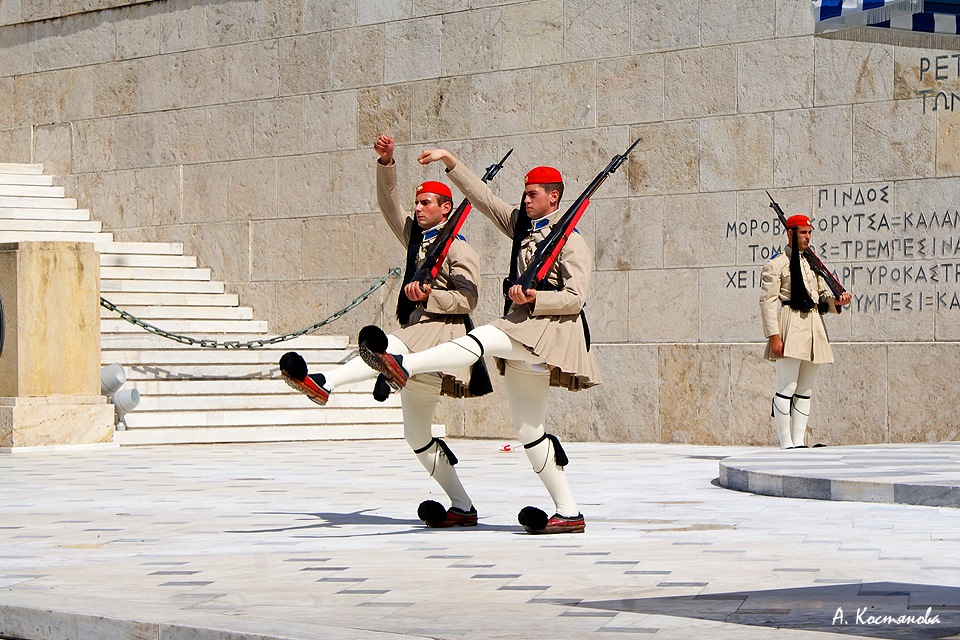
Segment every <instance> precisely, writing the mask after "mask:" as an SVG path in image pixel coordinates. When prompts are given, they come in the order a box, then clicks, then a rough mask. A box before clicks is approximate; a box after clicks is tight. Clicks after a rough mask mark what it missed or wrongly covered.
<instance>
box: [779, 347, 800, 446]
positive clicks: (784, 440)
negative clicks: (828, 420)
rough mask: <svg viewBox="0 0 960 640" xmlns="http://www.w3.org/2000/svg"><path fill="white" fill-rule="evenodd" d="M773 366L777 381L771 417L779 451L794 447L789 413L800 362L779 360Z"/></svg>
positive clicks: (792, 359)
mask: <svg viewBox="0 0 960 640" xmlns="http://www.w3.org/2000/svg"><path fill="white" fill-rule="evenodd" d="M774 366H775V368H776V372H777V381H776V393H775V394H774V396H773V417H774V421H775V424H776V429H777V440H778V441H779V443H780V448H781V449H790V448H792V447H794V446H795V443H794V441H793V434H792V431H791V429H790V411H791V408H792V407H793V394H794V393H795V392H796V390H797V378H798V377H799V375H800V361H799V360H797V359H796V358H780V359H779V360H777V361H776V363H775V365H774Z"/></svg>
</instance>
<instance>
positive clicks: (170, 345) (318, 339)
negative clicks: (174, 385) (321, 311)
mask: <svg viewBox="0 0 960 640" xmlns="http://www.w3.org/2000/svg"><path fill="white" fill-rule="evenodd" d="M264 338H265V336H264V335H263V334H258V335H251V334H237V335H234V336H231V340H235V341H238V342H247V341H250V340H259V339H264ZM100 344H101V346H102V348H103V350H104V353H106V352H108V351H109V352H116V351H121V350H140V349H159V350H165V349H185V348H188V347H185V346H184V345H182V344H179V343H177V342H175V341H173V340H170V339H168V338H162V337H160V336H156V335H153V334H151V333H146V332H144V333H143V334H142V335H141V336H132V335H128V334H104V335H102V336H101V337H100ZM347 347H348V340H347V336H336V335H312V336H311V335H308V336H298V337H296V338H293V339H290V340H284V341H283V342H277V343H274V344H268V345H264V346H263V347H261V348H260V349H255V351H260V350H264V351H273V352H275V353H277V354H282V353H285V352H287V351H297V352H301V353H308V352H312V351H325V350H337V351H342V352H344V355H346V353H347V352H346V351H344V350H345V349H347ZM189 348H193V349H196V348H199V347H189ZM205 351H208V352H210V353H213V351H214V350H212V349H211V350H206V349H205ZM304 357H306V356H304ZM277 359H279V355H277ZM102 361H103V362H104V363H107V364H109V363H110V362H113V361H112V360H110V359H109V358H107V356H104V357H103V358H102ZM308 361H309V360H308Z"/></svg>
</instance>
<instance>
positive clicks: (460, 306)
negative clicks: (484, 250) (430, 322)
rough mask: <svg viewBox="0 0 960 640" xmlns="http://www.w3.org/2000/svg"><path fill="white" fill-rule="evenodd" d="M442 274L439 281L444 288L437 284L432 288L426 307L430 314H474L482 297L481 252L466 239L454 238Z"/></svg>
mask: <svg viewBox="0 0 960 640" xmlns="http://www.w3.org/2000/svg"><path fill="white" fill-rule="evenodd" d="M440 276H441V277H438V279H437V280H438V284H442V285H443V289H437V288H436V287H434V289H433V290H432V291H431V293H430V297H428V298H427V304H426V307H424V308H425V310H426V311H427V313H437V314H446V315H448V314H461V313H473V311H474V310H475V309H476V308H477V302H478V300H479V299H480V286H479V284H478V283H479V282H480V257H479V256H478V255H477V252H476V251H474V250H473V248H472V247H471V246H470V245H468V244H467V243H466V242H465V241H463V240H460V239H457V240H454V241H453V244H452V245H450V251H449V252H448V253H447V257H446V259H445V260H444V261H443V266H442V267H441V270H440ZM441 280H442V282H441Z"/></svg>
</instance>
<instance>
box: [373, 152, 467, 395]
mask: <svg viewBox="0 0 960 640" xmlns="http://www.w3.org/2000/svg"><path fill="white" fill-rule="evenodd" d="M377 203H378V204H379V205H380V212H381V213H382V214H383V219H384V220H386V222H387V225H388V226H389V227H390V230H391V231H393V234H394V235H395V236H397V239H398V240H399V241H400V242H401V243H402V244H403V246H404V248H406V247H407V244H408V243H409V241H410V233H411V231H412V230H413V226H414V225H416V224H417V221H416V220H415V219H414V218H413V217H411V216H408V215H407V214H406V213H405V212H404V210H403V205H401V203H400V196H399V193H398V190H397V169H396V165H395V164H394V165H391V166H389V167H385V166H383V165H382V164H380V163H379V162H377ZM439 228H442V225H441V227H438V229H439ZM429 244H430V241H429V240H428V241H425V242H424V243H423V245H422V246H421V249H420V255H419V257H418V259H417V263H418V265H419V263H420V262H422V260H423V258H424V251H425V249H426V248H427V246H429ZM479 282H480V257H479V256H478V255H477V252H476V251H474V250H473V247H471V246H470V245H469V244H467V242H466V241H465V240H461V239H459V238H457V239H456V240H454V241H453V244H451V245H450V251H449V252H448V253H447V257H446V259H445V260H444V261H443V265H442V266H441V267H440V271H439V273H437V278H436V281H435V282H434V283H433V291H432V292H431V293H430V297H429V298H427V299H426V301H425V302H423V303H420V304H418V305H417V308H415V309H414V310H413V312H412V313H411V314H410V321H409V322H408V323H407V324H406V325H404V326H403V327H402V328H401V329H400V330H399V331H396V332H394V334H393V335H394V336H395V337H396V338H398V339H399V340H400V341H402V342H403V344H405V345H407V348H408V349H410V351H413V352H416V351H423V350H424V349H429V348H430V347H435V346H437V345H438V344H442V343H444V342H448V341H450V340H453V339H455V338H460V337H463V336H465V335H466V334H467V330H466V327H465V325H464V323H465V320H466V318H465V315H466V314H469V313H472V312H473V311H474V310H475V309H476V308H477V301H478V299H479V285H478V283H479ZM441 374H442V376H443V387H442V392H443V394H444V395H449V396H453V397H457V398H459V397H463V396H464V395H465V394H466V385H467V383H468V381H469V380H470V370H469V369H463V370H462V371H443V372H441Z"/></svg>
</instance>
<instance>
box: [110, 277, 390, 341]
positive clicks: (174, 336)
mask: <svg viewBox="0 0 960 640" xmlns="http://www.w3.org/2000/svg"><path fill="white" fill-rule="evenodd" d="M400 275H401V272H400V268H399V267H393V268H392V269H390V270H389V271H387V274H386V275H385V276H383V277H382V278H380V279H379V280H377V281H376V282H374V283H373V284H372V285H370V288H369V289H367V290H366V291H364V292H363V293H361V294H360V295H359V296H357V297H356V298H354V299H353V301H352V302H350V303H349V304H348V305H347V306H345V307H344V308H343V309H340V310H339V311H337V312H336V313H334V314H332V315H330V316H328V317H326V318H324V319H323V320H321V321H320V322H317V323H316V324H312V325H310V326H309V327H306V328H304V329H300V330H299V331H293V332H291V333H286V334H284V335H281V336H274V337H272V338H263V339H261V340H250V341H249V342H239V341H236V340H227V341H224V342H220V341H217V340H208V339H205V338H193V337H191V336H185V335H181V334H178V333H172V332H170V331H165V330H164V329H161V328H160V327H157V326H155V325H152V324H150V323H149V322H144V321H143V320H141V319H140V318H137V317H136V316H134V315H133V314H131V313H128V312H127V311H124V310H123V309H120V308H119V307H117V305H115V304H113V303H112V302H110V301H109V300H107V299H105V298H103V297H101V298H100V306H102V307H104V308H105V309H108V310H110V311H115V312H117V313H118V314H120V317H121V318H123V319H124V320H126V321H127V322H129V323H130V324H134V325H136V326H138V327H140V328H141V329H143V330H145V331H148V332H150V333H152V334H154V335H158V336H160V337H161V338H167V339H169V340H174V341H176V342H179V343H181V344H186V345H191V346H199V347H201V348H205V349H259V348H260V347H265V346H267V345H270V344H276V343H278V342H285V341H287V340H293V339H294V338H299V337H300V336H305V335H307V334H310V333H313V332H315V331H317V330H318V329H320V328H321V327H323V326H324V325H327V324H330V323H331V322H333V321H334V320H337V319H339V318H341V317H343V316H344V315H346V314H347V313H349V312H350V311H352V310H353V309H355V308H356V307H358V306H360V304H362V303H363V302H364V301H365V300H366V299H367V298H369V297H370V296H372V295H373V294H374V292H376V291H377V290H378V289H379V288H380V287H382V286H384V285H385V284H386V283H387V280H389V279H390V278H393V277H398V276H400Z"/></svg>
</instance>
